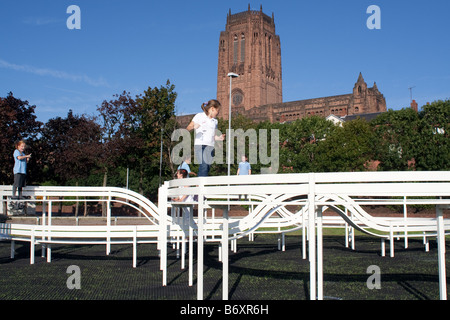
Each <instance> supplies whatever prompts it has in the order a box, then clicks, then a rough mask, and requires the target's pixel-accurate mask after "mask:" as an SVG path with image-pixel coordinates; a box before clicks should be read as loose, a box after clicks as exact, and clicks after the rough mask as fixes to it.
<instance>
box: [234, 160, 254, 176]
mask: <svg viewBox="0 0 450 320" xmlns="http://www.w3.org/2000/svg"><path fill="white" fill-rule="evenodd" d="M251 174H252V167H251V166H250V163H248V161H247V157H246V156H242V161H241V162H239V167H238V170H237V175H238V176H244V175H251Z"/></svg>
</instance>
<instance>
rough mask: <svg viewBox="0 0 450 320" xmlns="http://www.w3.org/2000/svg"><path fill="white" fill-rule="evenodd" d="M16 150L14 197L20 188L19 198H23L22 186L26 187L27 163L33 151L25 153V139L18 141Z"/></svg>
mask: <svg viewBox="0 0 450 320" xmlns="http://www.w3.org/2000/svg"><path fill="white" fill-rule="evenodd" d="M15 147H16V150H14V153H13V157H14V184H13V198H16V193H17V190H19V199H21V198H22V188H23V187H25V181H26V174H27V163H28V161H29V160H30V158H31V153H30V154H28V155H26V154H25V147H26V144H25V142H24V141H23V140H21V141H19V142H17V143H16V146H15Z"/></svg>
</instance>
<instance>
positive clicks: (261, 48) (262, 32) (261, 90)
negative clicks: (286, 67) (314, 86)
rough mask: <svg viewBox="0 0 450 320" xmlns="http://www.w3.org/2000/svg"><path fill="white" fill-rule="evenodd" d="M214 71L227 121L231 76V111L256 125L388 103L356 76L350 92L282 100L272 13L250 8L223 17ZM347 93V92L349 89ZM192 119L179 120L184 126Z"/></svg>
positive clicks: (373, 109)
mask: <svg viewBox="0 0 450 320" xmlns="http://www.w3.org/2000/svg"><path fill="white" fill-rule="evenodd" d="M218 57H219V58H218V67H217V100H219V101H220V102H221V104H222V110H221V112H220V116H221V117H223V118H225V119H228V109H229V97H230V78H229V77H228V73H229V72H233V73H236V74H238V75H239V77H237V78H233V80H232V92H231V99H232V103H231V109H232V111H231V112H232V113H239V114H242V115H244V116H246V117H248V118H250V119H253V120H254V121H264V120H269V121H271V122H284V121H293V120H296V119H300V118H303V117H305V116H311V115H319V116H323V117H327V116H329V115H335V116H338V117H344V116H354V115H364V114H374V113H379V112H384V111H386V101H385V98H384V96H383V95H382V94H381V93H380V91H379V90H378V88H377V85H376V84H375V83H374V85H373V87H371V88H369V87H368V86H367V83H366V82H365V81H364V78H363V76H362V74H361V73H360V74H359V76H358V79H357V81H356V83H355V84H354V87H353V91H352V93H348V94H343V95H337V96H330V97H323V98H314V99H307V100H298V101H291V102H283V96H282V68H281V45H280V37H279V36H278V35H277V34H276V33H275V18H274V14H272V16H271V17H270V16H268V15H266V14H264V13H263V11H262V7H261V8H260V10H259V11H255V10H250V5H249V7H248V10H247V11H243V12H239V13H235V14H232V13H231V10H230V11H229V13H228V14H227V23H226V26H225V31H222V32H221V33H220V38H219V54H218ZM349 91H350V90H349ZM192 116H193V115H185V116H180V117H178V122H179V123H180V125H181V126H182V127H184V126H187V124H188V123H189V122H190V119H192Z"/></svg>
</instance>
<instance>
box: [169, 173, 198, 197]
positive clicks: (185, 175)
mask: <svg viewBox="0 0 450 320" xmlns="http://www.w3.org/2000/svg"><path fill="white" fill-rule="evenodd" d="M176 176H177V179H186V178H187V177H188V172H187V170H185V169H178V170H177V173H176ZM172 201H175V202H192V201H193V197H192V195H186V194H185V195H182V196H179V197H176V198H173V199H172Z"/></svg>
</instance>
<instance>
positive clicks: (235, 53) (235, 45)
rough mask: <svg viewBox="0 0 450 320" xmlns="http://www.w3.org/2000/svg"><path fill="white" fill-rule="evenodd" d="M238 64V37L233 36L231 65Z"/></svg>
mask: <svg viewBox="0 0 450 320" xmlns="http://www.w3.org/2000/svg"><path fill="white" fill-rule="evenodd" d="M237 62H238V36H237V35H234V41H233V63H234V64H236V63H237Z"/></svg>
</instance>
